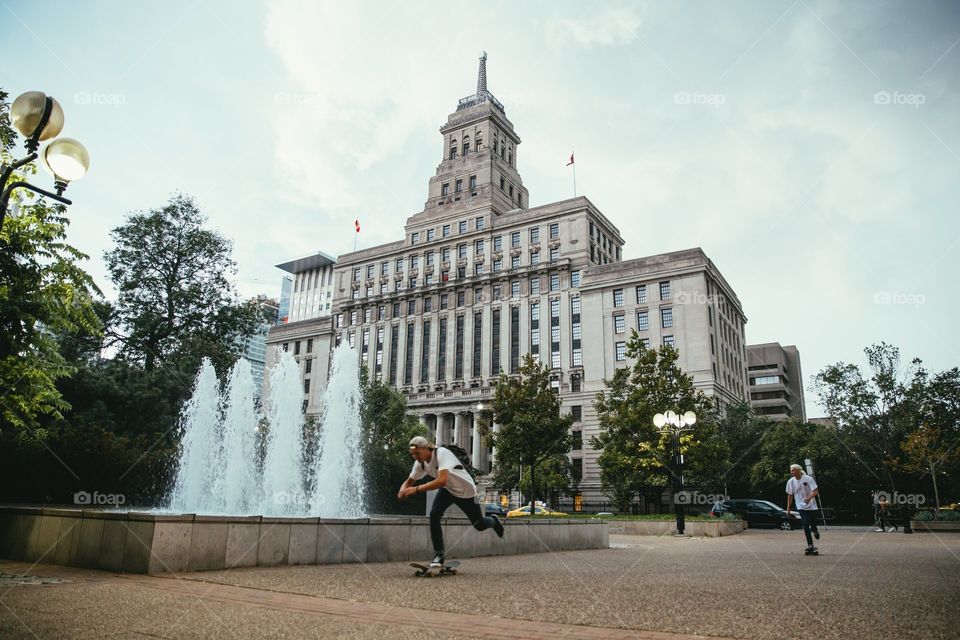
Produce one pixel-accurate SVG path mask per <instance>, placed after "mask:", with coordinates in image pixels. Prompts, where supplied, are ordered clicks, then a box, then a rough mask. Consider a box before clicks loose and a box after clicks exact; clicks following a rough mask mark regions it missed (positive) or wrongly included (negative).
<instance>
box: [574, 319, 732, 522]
mask: <svg viewBox="0 0 960 640" xmlns="http://www.w3.org/2000/svg"><path fill="white" fill-rule="evenodd" d="M627 357H628V358H630V359H632V360H633V366H631V367H623V368H619V369H617V371H616V372H615V373H614V375H613V378H612V379H610V380H606V381H605V382H606V387H607V389H606V391H604V392H601V393H599V394H597V397H596V401H595V403H594V406H595V407H596V409H597V415H598V418H599V421H600V430H599V434H598V435H596V436H594V437H593V438H592V439H591V444H592V446H593V447H594V448H595V449H598V450H601V453H600V456H599V458H598V463H599V465H600V482H601V486H602V490H603V492H604V494H605V495H606V496H607V497H609V498H610V500H611V501H612V502H614V504H616V505H617V507H618V508H619V509H620V510H621V511H625V510H628V508H629V503H630V500H631V499H632V498H633V496H634V495H636V494H637V493H639V492H644V491H647V490H649V489H651V488H660V487H664V486H666V485H667V484H668V483H669V482H670V481H671V479H672V475H671V469H670V460H671V449H672V443H671V435H670V434H669V433H668V432H661V431H660V430H658V429H657V428H656V427H655V426H654V424H653V416H654V415H656V414H657V413H661V412H664V411H667V410H671V409H672V410H674V411H677V412H678V413H685V412H687V411H694V412H696V414H697V418H698V419H697V423H696V425H694V427H693V428H692V429H691V430H689V431H684V432H683V433H682V434H681V436H680V447H681V451H682V452H683V454H684V456H685V459H686V460H687V464H686V466H685V468H684V475H685V480H687V485H688V486H699V487H702V488H704V489H707V488H716V487H717V485H718V484H721V485H722V481H723V478H724V475H725V472H726V471H727V470H728V467H729V464H728V458H729V455H728V448H727V443H726V442H725V441H724V439H723V437H722V433H721V431H720V430H719V427H718V416H717V415H716V411H715V409H714V406H713V403H712V401H711V400H710V399H709V398H707V397H706V396H704V395H703V393H702V392H700V391H698V390H697V389H695V388H694V386H693V378H691V377H690V376H688V375H687V374H685V373H683V371H681V370H680V367H679V366H678V365H677V357H678V352H677V351H676V350H675V349H674V348H673V347H671V346H669V345H664V346H663V347H660V349H647V348H645V347H644V346H643V344H642V342H641V341H640V338H639V336H638V335H637V333H636V331H634V332H633V334H632V336H631V337H630V340H629V341H628V342H627Z"/></svg>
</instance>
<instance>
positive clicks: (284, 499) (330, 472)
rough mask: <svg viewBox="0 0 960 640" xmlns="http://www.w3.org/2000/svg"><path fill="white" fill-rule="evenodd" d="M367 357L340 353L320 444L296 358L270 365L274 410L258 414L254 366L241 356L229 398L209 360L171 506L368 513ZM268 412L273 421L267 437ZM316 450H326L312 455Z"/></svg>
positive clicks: (268, 398)
mask: <svg viewBox="0 0 960 640" xmlns="http://www.w3.org/2000/svg"><path fill="white" fill-rule="evenodd" d="M358 361H359V358H358V354H357V352H356V350H355V349H353V348H352V347H350V345H349V344H347V343H346V342H344V343H343V344H342V345H341V346H340V347H337V349H336V350H335V351H334V353H333V364H332V367H331V371H330V380H329V383H328V384H327V388H326V390H325V391H324V395H323V410H322V415H323V416H324V420H323V424H322V425H321V427H320V435H319V442H314V443H311V442H310V441H309V434H306V433H305V431H304V415H303V411H302V408H301V407H302V402H303V389H302V383H301V380H300V365H299V364H298V363H297V362H296V360H295V359H294V358H293V356H292V355H291V354H289V353H287V352H280V353H279V358H278V359H277V361H276V362H275V363H274V365H273V367H272V368H271V369H270V372H269V382H268V388H267V393H266V395H265V396H264V409H265V416H260V415H258V413H257V410H256V405H255V403H254V388H253V380H252V377H251V374H250V365H249V363H247V362H246V361H245V360H242V359H241V360H239V361H238V362H237V364H236V365H235V366H234V367H233V369H232V370H231V371H230V376H229V381H228V383H227V385H226V388H225V389H224V391H223V393H222V394H221V393H220V392H219V389H218V383H217V377H216V373H215V372H214V369H213V366H212V365H211V363H210V362H209V361H208V360H206V359H205V360H204V361H203V364H202V365H201V367H200V371H199V372H198V373H197V378H196V381H195V383H194V387H193V396H192V397H191V398H190V400H189V401H188V402H187V403H186V405H184V409H183V411H182V413H181V420H180V428H181V451H180V466H179V468H178V470H177V476H176V481H175V483H174V488H173V491H172V492H171V496H170V501H169V509H170V510H172V511H179V512H183V513H204V514H211V515H213V514H223V515H275V516H324V517H357V516H361V515H363V513H364V501H363V496H364V483H363V465H362V459H361V453H360V450H361V449H360V438H361V430H360V387H359V364H358ZM221 407H222V411H221ZM262 417H265V420H266V425H267V426H266V433H265V437H263V438H262V442H260V441H258V437H257V436H258V432H257V429H258V424H260V421H261V418H262ZM311 444H313V445H314V446H311ZM308 450H312V451H316V454H315V455H312V456H308V455H307V453H306V452H307V451H308ZM261 460H262V465H261V463H260V461H261Z"/></svg>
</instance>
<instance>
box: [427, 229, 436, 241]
mask: <svg viewBox="0 0 960 640" xmlns="http://www.w3.org/2000/svg"><path fill="white" fill-rule="evenodd" d="M436 237H437V230H436V229H427V242H430V241H432V240H434V239H436Z"/></svg>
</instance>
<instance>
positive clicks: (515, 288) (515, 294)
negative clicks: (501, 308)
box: [510, 280, 520, 298]
mask: <svg viewBox="0 0 960 640" xmlns="http://www.w3.org/2000/svg"><path fill="white" fill-rule="evenodd" d="M510 297H511V298H519V297H520V281H519V280H514V281H513V282H511V283H510Z"/></svg>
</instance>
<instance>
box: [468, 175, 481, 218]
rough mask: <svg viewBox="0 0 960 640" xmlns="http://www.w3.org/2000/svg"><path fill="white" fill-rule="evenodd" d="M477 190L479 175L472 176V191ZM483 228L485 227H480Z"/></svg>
mask: <svg viewBox="0 0 960 640" xmlns="http://www.w3.org/2000/svg"><path fill="white" fill-rule="evenodd" d="M476 190H477V176H470V191H476ZM480 228H481V229H482V228H483V227H480Z"/></svg>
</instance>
